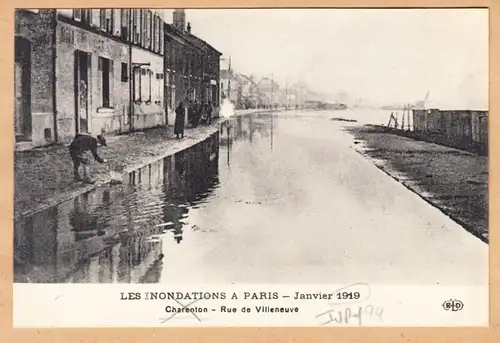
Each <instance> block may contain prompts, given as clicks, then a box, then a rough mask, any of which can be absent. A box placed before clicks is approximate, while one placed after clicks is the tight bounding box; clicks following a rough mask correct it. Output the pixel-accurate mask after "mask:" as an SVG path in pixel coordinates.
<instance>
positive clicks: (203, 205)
mask: <svg viewBox="0 0 500 343" xmlns="http://www.w3.org/2000/svg"><path fill="white" fill-rule="evenodd" d="M335 116H337V114H335V113H323V114H322V115H314V113H312V114H309V115H305V114H300V115H294V114H293V113H292V114H287V115H286V116H285V115H283V116H281V114H280V113H276V114H273V115H249V116H243V117H236V118H233V119H231V120H230V121H229V122H228V123H229V124H228V125H223V126H222V127H221V129H220V131H219V132H218V133H217V134H215V135H214V136H212V137H211V138H209V139H208V140H206V141H205V142H202V143H200V144H198V145H196V146H194V147H192V148H190V149H188V150H185V151H183V152H180V153H178V154H176V155H174V156H172V157H169V158H166V159H164V160H159V161H157V162H155V163H153V164H151V165H150V166H147V167H145V168H142V169H141V170H138V171H136V172H135V173H133V174H131V175H129V179H128V180H126V181H127V182H126V183H125V184H124V185H119V186H104V187H99V188H97V189H96V190H94V191H92V192H90V193H87V194H85V195H83V196H80V197H77V198H75V199H74V200H72V201H68V202H66V203H63V204H61V205H59V206H57V207H54V208H51V209H49V210H47V211H44V212H41V213H38V214H36V215H34V216H33V217H30V218H24V219H23V220H20V221H19V222H17V223H16V225H15V235H14V236H15V237H14V239H15V242H14V245H15V281H16V282H61V283H66V282H74V283H89V282H92V283H97V282H100V283H163V284H169V283H184V282H186V283H187V282H197V283H203V282H205V283H208V282H218V283H339V282H342V283H347V282H359V281H365V282H370V283H372V284H377V283H378V284H393V285H394V284H412V285H414V284H418V285H424V284H426V285H435V284H438V283H439V284H450V285H485V284H486V282H487V281H488V279H487V275H488V246H487V245H486V244H484V243H483V242H481V241H479V240H478V239H477V238H475V237H473V236H472V235H471V234H469V233H468V232H466V231H465V230H464V229H463V228H462V227H460V226H459V225H458V224H456V223H455V222H453V221H451V220H450V219H449V218H447V217H446V216H444V215H443V214H442V213H441V212H439V211H438V210H436V209H435V208H433V207H431V206H430V205H429V204H427V203H426V202H425V201H423V200H422V199H420V198H419V197H418V196H416V195H415V194H413V193H411V192H410V191H409V190H407V189H406V188H405V187H403V186H402V185H400V184H399V183H398V182H397V181H395V180H393V179H391V178H390V177H389V176H387V175H386V174H384V173H383V172H382V171H380V170H379V169H378V168H376V167H375V166H374V165H373V163H372V162H371V161H369V160H367V159H365V158H364V157H363V156H361V155H360V154H358V153H356V152H355V151H354V149H352V147H351V144H352V138H351V137H350V136H349V135H348V134H347V133H345V132H344V131H343V130H342V125H347V124H345V123H342V122H338V121H332V120H330V117H335Z"/></svg>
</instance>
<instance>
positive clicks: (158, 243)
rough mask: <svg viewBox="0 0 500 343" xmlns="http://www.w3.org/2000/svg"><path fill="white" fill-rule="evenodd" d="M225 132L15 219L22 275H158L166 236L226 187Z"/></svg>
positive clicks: (124, 278)
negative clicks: (222, 178) (122, 180)
mask: <svg viewBox="0 0 500 343" xmlns="http://www.w3.org/2000/svg"><path fill="white" fill-rule="evenodd" d="M218 161H219V134H218V133H216V134H214V135H212V136H211V137H209V138H208V139H207V140H205V141H203V142H201V143H199V144H197V145H196V146H194V147H191V148H189V149H187V150H184V151H181V152H179V153H177V154H175V155H174V156H171V157H167V158H165V159H163V160H158V161H156V162H154V163H152V164H150V165H148V166H145V167H143V168H141V169H138V170H136V171H135V172H133V173H131V174H130V175H129V182H128V184H124V185H117V186H106V187H98V188H96V189H95V190H93V191H91V192H89V193H86V194H83V195H81V196H78V197H76V198H74V199H72V200H70V201H67V202H65V203H62V204H60V205H58V206H55V207H52V208H49V209H47V210H45V211H42V212H39V213H37V214H35V215H33V216H32V217H28V218H22V219H20V220H18V221H16V223H15V227H14V281H15V282H39V283H47V282H49V283H50V282H60V283H155V282H158V280H159V279H160V276H161V270H162V265H163V263H168V261H164V260H163V253H162V252H163V245H164V240H165V239H169V240H170V239H171V240H173V242H175V243H176V244H181V242H182V240H183V226H184V222H183V220H184V219H185V218H186V217H187V216H188V214H189V210H190V209H192V208H196V207H197V206H199V205H200V204H202V203H203V202H206V201H208V200H207V198H208V197H209V196H210V194H212V193H213V190H214V189H215V188H217V187H218V185H219V180H218Z"/></svg>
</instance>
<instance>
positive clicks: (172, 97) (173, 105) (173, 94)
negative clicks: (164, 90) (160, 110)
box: [170, 85, 175, 109]
mask: <svg viewBox="0 0 500 343" xmlns="http://www.w3.org/2000/svg"><path fill="white" fill-rule="evenodd" d="M170 96H171V98H170V108H171V109H174V108H175V86H174V85H172V88H171V91H170Z"/></svg>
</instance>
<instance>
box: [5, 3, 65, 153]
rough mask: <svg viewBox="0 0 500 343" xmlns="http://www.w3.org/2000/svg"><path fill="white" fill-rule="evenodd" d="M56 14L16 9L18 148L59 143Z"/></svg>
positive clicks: (15, 115) (15, 95)
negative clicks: (56, 106) (55, 42)
mask: <svg viewBox="0 0 500 343" xmlns="http://www.w3.org/2000/svg"><path fill="white" fill-rule="evenodd" d="M55 25H56V18H55V13H54V12H53V11H49V10H20V9H19V10H16V12H15V33H14V44H15V47H14V52H15V57H14V128H15V143H16V148H17V149H24V148H31V147H33V146H42V145H47V144H50V143H53V142H56V141H57V140H58V132H57V130H56V126H55V117H56V116H55V102H54V101H55V99H54V98H55V84H54V81H55V68H56V65H55V48H54V40H55V37H54V33H55Z"/></svg>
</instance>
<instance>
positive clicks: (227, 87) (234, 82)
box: [220, 68, 313, 109]
mask: <svg viewBox="0 0 500 343" xmlns="http://www.w3.org/2000/svg"><path fill="white" fill-rule="evenodd" d="M220 87H221V92H222V93H221V96H222V98H223V99H228V100H229V101H231V102H232V103H233V104H235V107H236V108H241V109H246V108H261V107H273V106H280V107H304V106H305V104H306V102H307V100H308V99H310V98H311V97H312V96H313V92H312V91H311V90H310V89H309V87H308V86H307V85H306V84H305V83H303V82H300V83H296V84H293V85H288V84H286V85H285V86H284V87H283V86H281V85H280V84H279V83H278V82H276V81H275V80H274V78H273V77H263V78H261V79H260V80H257V79H256V78H255V77H254V76H252V75H250V76H247V75H244V74H242V73H237V72H235V71H234V70H233V69H231V68H228V69H223V70H221V72H220Z"/></svg>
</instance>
